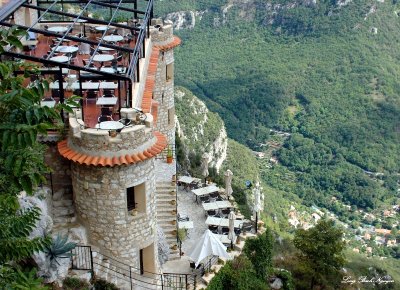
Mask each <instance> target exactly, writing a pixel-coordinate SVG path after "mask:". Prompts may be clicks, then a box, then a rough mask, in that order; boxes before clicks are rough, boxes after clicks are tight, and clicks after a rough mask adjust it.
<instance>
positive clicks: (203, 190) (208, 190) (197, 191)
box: [192, 185, 219, 200]
mask: <svg viewBox="0 0 400 290" xmlns="http://www.w3.org/2000/svg"><path fill="white" fill-rule="evenodd" d="M218 191H219V188H218V187H217V186H215V185H209V186H206V187H201V188H197V189H193V190H192V192H193V193H194V194H195V195H196V200H197V197H198V196H204V195H209V194H210V193H214V192H218Z"/></svg>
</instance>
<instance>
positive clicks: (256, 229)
mask: <svg viewBox="0 0 400 290" xmlns="http://www.w3.org/2000/svg"><path fill="white" fill-rule="evenodd" d="M257 224H258V212H257V211H256V234H257Z"/></svg>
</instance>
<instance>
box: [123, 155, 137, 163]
mask: <svg viewBox="0 0 400 290" xmlns="http://www.w3.org/2000/svg"><path fill="white" fill-rule="evenodd" d="M125 159H126V161H127V162H128V164H131V163H135V160H133V159H132V157H131V156H130V155H128V154H126V155H125Z"/></svg>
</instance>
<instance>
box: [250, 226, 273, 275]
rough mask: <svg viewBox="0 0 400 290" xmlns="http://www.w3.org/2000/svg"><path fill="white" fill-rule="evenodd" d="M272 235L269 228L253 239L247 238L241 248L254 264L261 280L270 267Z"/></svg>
mask: <svg viewBox="0 0 400 290" xmlns="http://www.w3.org/2000/svg"><path fill="white" fill-rule="evenodd" d="M272 247H273V237H272V233H271V230H270V229H269V228H267V230H266V231H265V232H264V233H263V234H262V235H260V236H258V237H257V238H255V239H249V240H247V241H246V244H245V246H244V248H243V251H244V253H245V254H246V256H247V257H248V258H249V260H250V261H251V263H252V264H253V266H254V269H255V271H256V274H257V276H258V277H259V278H260V279H262V280H263V281H265V280H266V278H267V276H268V273H269V272H270V271H271V269H272Z"/></svg>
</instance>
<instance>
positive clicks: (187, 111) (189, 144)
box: [175, 87, 228, 171]
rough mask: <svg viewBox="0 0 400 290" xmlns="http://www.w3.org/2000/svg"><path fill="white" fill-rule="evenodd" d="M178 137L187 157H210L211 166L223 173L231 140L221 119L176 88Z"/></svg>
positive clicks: (188, 94) (181, 89) (189, 94)
mask: <svg viewBox="0 0 400 290" xmlns="http://www.w3.org/2000/svg"><path fill="white" fill-rule="evenodd" d="M175 106H176V115H177V119H176V128H177V135H178V137H179V138H180V140H181V142H182V144H183V145H184V148H185V157H186V159H187V160H188V161H189V162H190V161H191V160H190V158H189V155H190V154H192V155H197V156H201V155H202V154H203V153H204V152H207V153H209V154H210V156H211V160H210V164H209V165H210V167H215V168H216V169H217V171H219V170H220V168H221V166H222V163H223V162H224V160H225V159H226V152H227V146H228V138H227V134H226V129H225V125H224V123H223V121H222V119H221V118H220V117H219V116H218V115H217V114H215V113H212V112H210V111H209V110H208V109H207V107H206V106H205V104H204V103H203V102H202V101H200V100H199V99H198V98H197V97H196V96H194V95H193V94H192V93H191V92H190V91H188V90H187V89H184V88H179V87H178V88H176V89H175Z"/></svg>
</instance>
